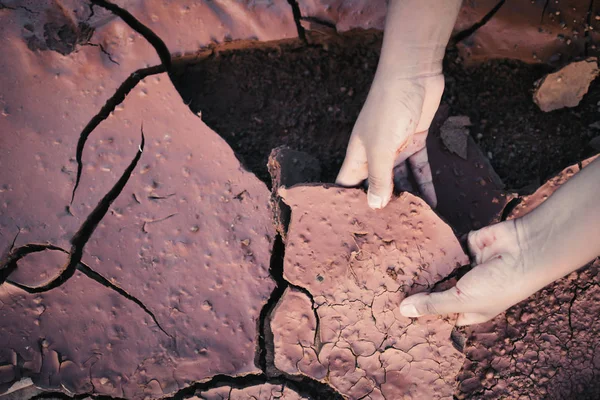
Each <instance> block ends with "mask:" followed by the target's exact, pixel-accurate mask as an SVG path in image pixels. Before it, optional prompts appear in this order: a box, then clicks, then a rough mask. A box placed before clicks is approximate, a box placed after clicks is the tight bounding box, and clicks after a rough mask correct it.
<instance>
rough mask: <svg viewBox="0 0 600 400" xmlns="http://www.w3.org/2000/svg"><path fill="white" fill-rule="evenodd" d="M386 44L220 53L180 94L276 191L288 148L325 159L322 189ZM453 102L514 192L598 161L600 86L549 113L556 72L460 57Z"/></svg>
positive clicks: (450, 81)
mask: <svg viewBox="0 0 600 400" xmlns="http://www.w3.org/2000/svg"><path fill="white" fill-rule="evenodd" d="M380 45H381V35H380V34H376V33H374V34H370V33H361V34H352V33H350V34H347V35H345V36H343V37H342V38H341V40H339V39H338V40H334V39H332V40H327V43H326V44H324V45H318V44H317V45H312V46H303V45H302V44H301V42H300V41H298V42H294V43H292V44H284V45H281V46H275V47H267V48H263V49H242V50H235V51H222V52H216V53H215V54H213V55H212V56H210V57H208V58H207V59H205V60H202V61H200V62H199V63H197V64H196V65H189V66H187V67H185V68H182V69H181V71H180V74H179V75H178V76H177V78H176V79H175V84H176V86H177V88H178V89H179V91H180V93H181V94H182V96H183V98H184V100H185V102H186V103H188V104H189V105H190V108H191V109H192V110H193V111H194V112H198V113H201V114H202V119H203V121H205V122H206V123H207V124H208V125H209V126H210V127H211V128H213V129H214V130H215V131H216V132H218V133H219V134H220V135H221V136H222V137H223V138H224V139H225V140H226V141H227V142H228V143H229V145H230V146H231V147H232V148H233V149H234V151H235V152H236V153H237V154H238V156H239V157H240V159H241V160H242V162H243V164H244V165H245V166H246V167H247V168H249V169H250V170H251V171H252V172H254V173H256V174H257V175H258V177H259V178H260V179H261V180H263V181H265V182H269V175H268V172H267V168H266V165H267V159H268V156H269V153H270V151H271V149H273V148H275V147H277V146H280V145H288V146H290V147H291V148H294V149H297V150H303V151H306V152H307V153H309V154H311V155H313V156H315V157H317V158H318V159H319V161H320V163H321V166H322V177H321V178H322V180H323V181H324V182H333V181H334V180H335V176H336V174H337V171H338V169H339V167H340V166H341V163H342V161H343V159H344V155H345V151H346V145H347V143H348V138H349V137H350V133H351V131H352V126H353V124H354V121H355V120H356V117H357V116H358V113H359V112H360V109H361V107H362V104H363V102H364V100H365V98H366V96H367V93H368V90H369V87H370V84H371V81H372V79H373V75H374V72H375V68H376V66H377V60H378V57H379V49H380ZM445 71H446V73H445V74H446V92H445V94H444V100H443V101H445V102H447V103H448V104H449V105H450V108H451V110H450V114H451V115H467V116H469V117H470V119H471V122H472V123H473V126H472V127H471V135H472V136H473V137H474V138H475V140H476V142H477V143H478V144H479V145H480V146H481V147H482V149H483V150H484V153H486V154H488V155H490V154H491V157H490V161H491V163H492V165H493V167H494V169H495V170H496V172H497V173H498V174H499V175H500V177H501V178H502V180H503V181H504V183H505V184H506V185H507V187H508V188H512V189H519V188H522V187H524V186H527V185H530V184H532V183H533V184H539V183H541V182H543V181H545V180H546V179H548V178H549V177H551V176H552V175H553V174H554V173H556V172H558V171H560V170H562V169H563V168H565V167H566V166H568V165H571V164H574V163H577V162H578V161H579V160H581V159H582V158H584V157H585V156H587V155H590V154H592V149H591V147H589V146H588V143H589V142H590V140H591V139H593V138H594V137H595V136H598V135H600V130H599V129H597V128H592V127H590V124H593V123H594V122H597V121H600V116H598V110H599V108H600V104H598V103H599V102H600V82H599V81H595V82H593V83H592V85H591V87H590V90H589V92H588V94H587V95H586V96H585V97H584V99H583V101H582V102H581V104H580V105H579V106H578V107H577V108H576V109H574V110H558V111H554V112H552V113H544V112H542V111H540V110H539V108H538V107H537V106H536V105H535V103H534V102H533V100H532V93H533V88H534V82H535V81H537V80H538V79H540V78H542V77H543V76H544V75H545V74H546V73H548V72H551V71H552V69H551V68H550V67H547V66H543V65H529V64H525V63H522V62H519V61H489V62H487V63H485V64H482V65H479V66H475V67H465V66H464V64H462V63H461V60H460V59H459V57H458V53H457V52H456V51H454V50H452V49H451V50H450V51H449V52H448V54H447V57H446V60H445Z"/></svg>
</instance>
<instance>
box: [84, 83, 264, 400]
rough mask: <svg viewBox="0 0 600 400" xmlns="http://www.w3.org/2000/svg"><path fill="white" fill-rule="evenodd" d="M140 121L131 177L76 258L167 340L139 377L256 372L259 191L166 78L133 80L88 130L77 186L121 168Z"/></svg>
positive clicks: (178, 381)
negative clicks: (139, 148)
mask: <svg viewBox="0 0 600 400" xmlns="http://www.w3.org/2000/svg"><path fill="white" fill-rule="evenodd" d="M142 122H143V123H144V126H145V128H144V131H145V133H146V135H147V138H148V140H147V144H146V149H145V151H144V156H143V157H142V159H141V160H140V170H139V173H137V174H135V175H134V176H133V177H132V179H131V180H130V182H129V183H128V185H127V187H126V188H125V190H124V192H123V193H122V194H121V196H120V197H119V198H118V199H117V201H116V202H115V203H114V206H113V213H112V215H110V216H109V217H107V218H105V219H104V220H103V221H102V223H101V225H100V226H99V228H98V230H97V232H96V233H95V234H94V236H93V237H92V239H91V240H90V242H89V243H88V245H87V246H86V251H85V254H84V260H85V261H86V263H88V265H90V267H92V268H94V269H95V270H96V271H98V272H99V273H101V274H103V275H105V276H108V277H110V278H111V279H112V280H114V282H118V284H119V285H120V286H121V287H122V288H123V289H124V290H126V291H127V292H129V293H131V294H132V295H133V296H135V297H137V298H139V299H141V300H142V301H143V302H144V304H145V305H146V306H147V307H148V308H149V309H150V310H152V312H153V313H154V315H155V316H156V318H157V319H158V321H160V322H161V325H162V326H163V328H164V329H165V330H166V331H167V332H169V334H170V335H172V336H173V337H176V338H177V340H176V347H175V348H173V349H171V351H172V352H173V353H170V357H171V362H170V365H164V364H160V363H158V364H155V365H152V368H153V371H152V374H150V373H149V372H148V373H147V374H146V375H145V378H144V379H147V380H148V381H150V380H156V381H157V382H158V383H159V384H160V386H161V387H163V388H166V387H176V388H181V387H184V386H186V385H189V384H191V383H192V382H195V381H202V380H204V379H207V378H210V377H211V376H214V375H216V374H228V375H240V374H246V373H250V372H258V369H257V367H256V366H255V365H254V357H255V350H256V341H257V332H256V325H257V319H258V316H259V313H260V310H261V308H262V306H263V305H264V303H266V301H267V298H268V296H269V294H270V293H271V291H272V289H273V287H274V283H273V281H272V280H271V278H270V276H269V272H268V269H269V261H270V255H271V247H272V240H273V237H274V233H275V232H274V228H273V225H272V221H271V210H270V209H269V205H268V201H269V197H270V195H269V192H268V190H267V188H266V187H265V185H264V184H263V183H262V182H260V181H258V179H256V178H255V177H254V176H253V175H252V174H250V173H248V172H246V171H244V170H243V169H242V168H241V166H240V164H239V162H238V161H237V159H236V158H235V156H234V154H233V152H232V151H231V149H230V148H229V147H228V146H227V145H226V143H225V142H224V141H223V140H222V139H221V138H220V137H219V136H218V135H216V134H215V133H214V132H212V131H211V130H210V129H209V128H208V127H206V125H204V124H203V123H202V121H201V120H200V119H199V118H198V117H197V116H195V115H194V114H192V113H191V112H190V111H189V109H188V108H187V107H186V106H185V104H184V103H183V101H182V100H181V98H180V96H179V95H178V93H177V92H176V91H175V89H174V88H173V86H172V84H171V82H170V81H169V79H168V76H166V74H163V75H157V76H155V77H150V78H147V79H145V80H144V81H143V82H141V83H140V85H139V86H138V87H136V88H135V89H134V90H133V91H132V93H131V94H130V95H129V96H128V97H127V99H126V100H125V102H124V103H123V105H122V110H121V111H119V113H117V114H115V116H114V117H113V118H110V119H108V120H106V121H104V122H103V123H102V124H101V125H100V126H99V128H98V129H97V130H96V131H95V132H94V134H93V135H92V137H91V139H90V145H91V146H90V150H91V151H88V153H87V156H86V158H85V164H86V172H84V175H83V179H82V184H81V185H82V188H86V187H95V186H98V185H101V183H100V182H98V181H97V178H95V176H94V175H95V174H96V173H97V172H96V171H98V170H100V168H101V167H102V166H104V167H106V168H105V169H106V170H105V171H104V173H103V176H107V177H111V176H112V175H113V174H114V171H119V170H121V169H122V168H123V166H122V165H123V163H124V162H125V161H126V159H123V157H122V154H123V152H122V150H121V149H124V148H127V147H131V144H130V143H132V142H134V143H135V137H136V136H137V135H138V133H137V132H136V131H137V129H136V128H135V127H136V126H137V125H138V124H140V123H142ZM108 138H113V140H112V142H110V144H108V145H103V144H104V143H108V141H107V139H108ZM113 179H114V178H113ZM76 200H77V197H76ZM168 393H169V392H168V391H165V394H168Z"/></svg>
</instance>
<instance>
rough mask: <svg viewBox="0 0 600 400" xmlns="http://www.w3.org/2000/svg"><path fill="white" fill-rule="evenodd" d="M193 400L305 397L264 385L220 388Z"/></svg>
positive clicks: (290, 390)
mask: <svg viewBox="0 0 600 400" xmlns="http://www.w3.org/2000/svg"><path fill="white" fill-rule="evenodd" d="M190 399H193V400H246V399H254V400H303V399H305V397H302V396H300V395H299V394H298V393H296V392H294V391H293V390H292V389H290V388H288V387H286V386H285V385H273V384H269V383H267V384H263V385H257V386H250V387H247V388H244V389H237V388H232V387H227V386H223V387H219V388H215V389H210V390H207V391H204V392H200V393H198V394H197V397H191V398H190Z"/></svg>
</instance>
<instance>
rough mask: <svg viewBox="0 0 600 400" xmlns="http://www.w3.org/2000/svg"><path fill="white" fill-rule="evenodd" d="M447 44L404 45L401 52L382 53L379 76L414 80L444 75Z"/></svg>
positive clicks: (378, 69)
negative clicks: (443, 64) (443, 68)
mask: <svg viewBox="0 0 600 400" xmlns="http://www.w3.org/2000/svg"><path fill="white" fill-rule="evenodd" d="M445 49H446V46H445V44H440V45H431V46H415V47H411V46H410V45H403V46H402V48H401V50H400V51H396V52H394V53H393V54H392V52H385V51H384V52H382V54H381V57H380V59H379V64H378V66H377V74H378V75H379V74H381V75H388V76H395V77H397V78H404V79H414V78H424V77H428V76H436V75H441V74H442V62H443V59H444V53H445Z"/></svg>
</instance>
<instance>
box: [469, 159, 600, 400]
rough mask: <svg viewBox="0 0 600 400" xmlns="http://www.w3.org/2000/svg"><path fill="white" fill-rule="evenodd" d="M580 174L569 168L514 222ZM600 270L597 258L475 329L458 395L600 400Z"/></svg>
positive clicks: (522, 207) (527, 202) (527, 199)
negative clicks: (599, 350)
mask: <svg viewBox="0 0 600 400" xmlns="http://www.w3.org/2000/svg"><path fill="white" fill-rule="evenodd" d="M586 161H588V160H586ZM584 163H586V164H587V162H584ZM582 164H583V163H582ZM579 170H580V168H579V166H577V165H573V166H571V167H569V168H566V169H565V170H564V171H562V172H561V173H560V174H558V175H557V176H556V177H555V178H553V179H550V180H549V181H548V182H547V183H545V184H544V185H543V186H542V187H540V188H539V189H538V190H537V191H536V192H535V193H534V194H532V195H530V196H524V197H523V200H522V202H521V203H520V204H519V205H518V206H517V207H516V208H515V209H514V210H513V211H512V212H511V213H510V214H509V216H508V218H509V219H512V218H517V217H522V216H524V215H526V214H527V213H529V212H531V211H532V210H533V209H535V208H536V207H538V206H539V205H540V204H541V203H542V202H544V201H545V200H546V199H547V198H548V197H549V196H550V195H551V194H552V193H553V192H554V191H555V190H557V189H558V188H559V187H560V186H561V185H562V184H564V183H565V182H566V181H567V180H568V179H570V178H571V177H572V176H573V175H575V174H576V173H577V172H579ZM599 270H600V260H596V262H595V263H591V264H590V265H588V266H586V267H583V268H581V269H579V270H578V271H575V272H573V273H571V274H569V275H568V276H567V277H565V278H563V279H560V280H558V281H556V282H554V283H553V284H551V285H548V286H547V287H545V288H544V289H542V290H541V291H539V292H537V293H535V294H534V295H532V296H531V297H529V298H528V299H526V300H524V301H522V302H521V303H519V304H517V305H515V306H513V307H511V308H510V309H508V310H507V311H506V312H505V313H502V314H501V315H499V316H497V317H496V318H494V319H493V320H492V321H489V322H486V323H484V324H479V325H474V326H472V327H468V328H467V329H466V332H467V334H468V336H469V338H468V340H467V345H466V347H465V354H466V356H467V361H466V362H465V365H464V367H463V369H462V371H461V373H460V375H459V378H458V379H459V382H460V385H459V391H458V393H457V395H458V397H459V398H478V399H479V398H483V399H496V398H503V397H510V398H520V397H528V398H532V397H534V398H548V399H565V398H577V399H588V398H589V399H594V398H597V397H598V395H599V394H600V386H599V385H598V381H597V380H596V379H595V376H597V374H598V373H600V367H599V366H598V363H597V361H595V359H596V357H595V355H596V354H597V352H598V349H600V330H599V329H598V326H599V319H600V290H598V287H599V284H600V278H599V277H600V275H599Z"/></svg>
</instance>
